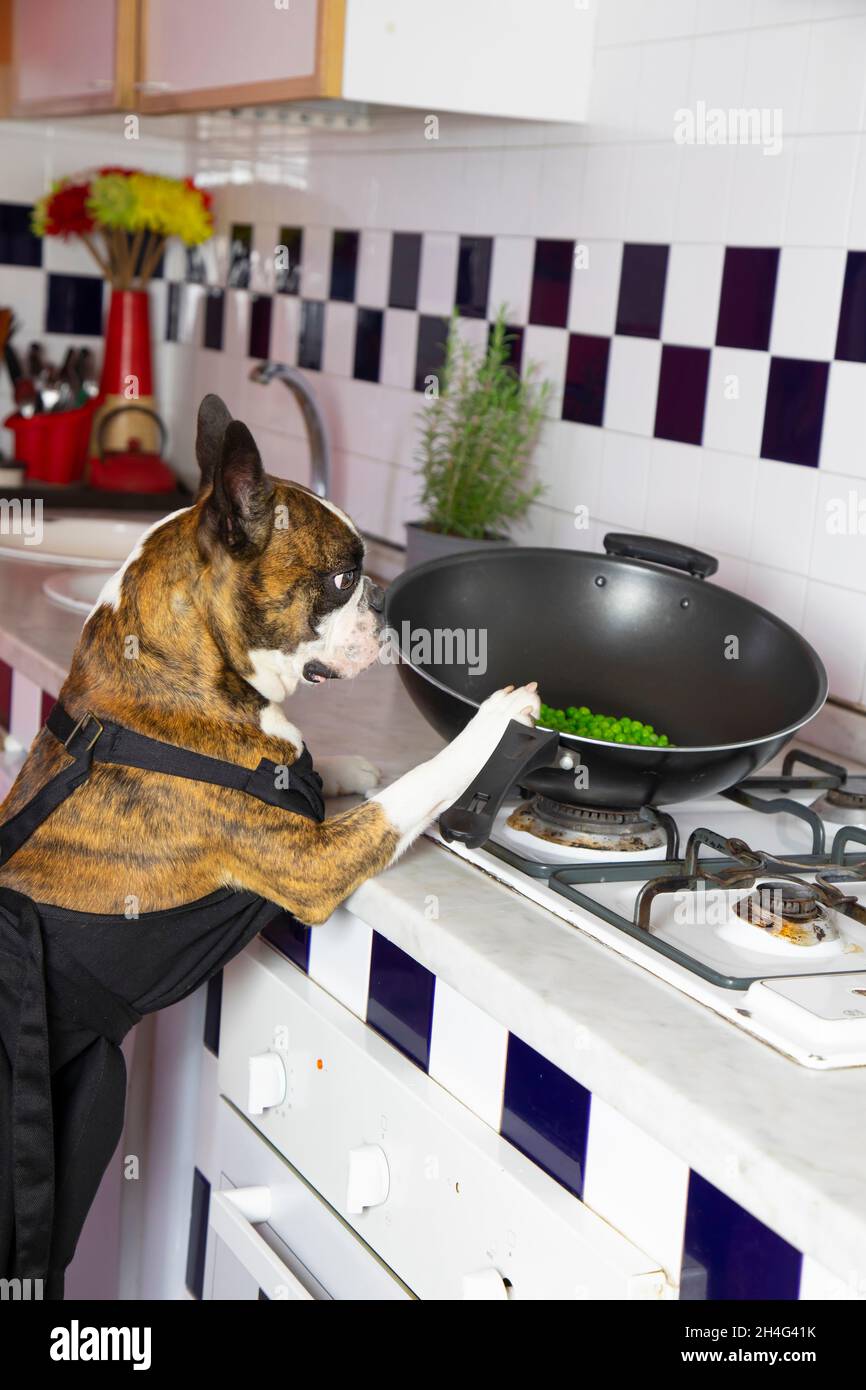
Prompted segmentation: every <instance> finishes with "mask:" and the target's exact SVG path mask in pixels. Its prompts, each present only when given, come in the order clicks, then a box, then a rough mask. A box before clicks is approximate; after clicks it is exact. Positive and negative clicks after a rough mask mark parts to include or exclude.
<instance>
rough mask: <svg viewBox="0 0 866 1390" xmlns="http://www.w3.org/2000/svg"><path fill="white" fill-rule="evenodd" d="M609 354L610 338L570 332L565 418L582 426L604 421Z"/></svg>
mask: <svg viewBox="0 0 866 1390" xmlns="http://www.w3.org/2000/svg"><path fill="white" fill-rule="evenodd" d="M609 356H610V339H609V338H598V337H596V336H595V335H594V334H591V333H572V334H570V336H569V339H568V359H567V361H566V365H565V390H564V392H563V397H562V418H563V420H576V421H577V422H578V423H579V424H582V425H600V424H601V422H602V418H603V416H604V393H605V388H606V386H607V362H608V357H609Z"/></svg>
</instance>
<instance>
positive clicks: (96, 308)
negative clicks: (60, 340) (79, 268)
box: [45, 271, 102, 338]
mask: <svg viewBox="0 0 866 1390" xmlns="http://www.w3.org/2000/svg"><path fill="white" fill-rule="evenodd" d="M45 332H46V333H68V334H71V335H74V336H76V337H77V336H78V334H79V333H83V334H85V335H86V336H88V337H94V338H98V337H99V335H100V334H101V333H102V280H101V279H99V278H98V277H97V276H95V275H55V274H54V273H53V271H52V272H50V273H49V276H48V302H47V304H46V307H45Z"/></svg>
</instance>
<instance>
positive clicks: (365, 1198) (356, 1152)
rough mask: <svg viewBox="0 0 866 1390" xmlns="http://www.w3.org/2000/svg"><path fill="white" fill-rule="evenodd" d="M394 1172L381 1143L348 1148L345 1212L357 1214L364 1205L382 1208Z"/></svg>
mask: <svg viewBox="0 0 866 1390" xmlns="http://www.w3.org/2000/svg"><path fill="white" fill-rule="evenodd" d="M390 1186H391V1174H390V1171H389V1169H388V1160H387V1158H386V1157H385V1151H384V1149H381V1148H380V1147H379V1145H378V1144H360V1145H359V1146H358V1148H357V1149H350V1150H349V1181H348V1184H347V1186H346V1211H348V1212H352V1213H353V1214H355V1215H357V1214H358V1213H360V1212H362V1211H363V1210H364V1208H365V1207H380V1206H381V1205H382V1203H383V1202H384V1201H386V1200H387V1197H388V1191H389V1188H390Z"/></svg>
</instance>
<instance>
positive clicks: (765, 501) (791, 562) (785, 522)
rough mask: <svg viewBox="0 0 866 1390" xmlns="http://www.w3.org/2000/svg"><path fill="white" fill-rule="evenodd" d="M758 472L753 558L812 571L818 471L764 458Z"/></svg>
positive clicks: (756, 467) (757, 466) (787, 568)
mask: <svg viewBox="0 0 866 1390" xmlns="http://www.w3.org/2000/svg"><path fill="white" fill-rule="evenodd" d="M755 473H756V480H755V499H754V506H755V517H756V525H755V528H754V532H753V535H752V548H751V551H750V554H751V558H752V559H753V560H754V561H757V562H758V563H761V564H767V565H772V566H773V567H774V568H776V569H782V570H790V571H792V572H793V573H794V574H808V572H809V562H810V559H811V554H812V533H813V531H814V528H815V502H816V497H817V493H818V474H817V470H816V469H814V468H800V467H798V466H797V465H795V464H791V463H777V462H775V460H773V459H760V460H759V461H758V462H757V464H756V465H755Z"/></svg>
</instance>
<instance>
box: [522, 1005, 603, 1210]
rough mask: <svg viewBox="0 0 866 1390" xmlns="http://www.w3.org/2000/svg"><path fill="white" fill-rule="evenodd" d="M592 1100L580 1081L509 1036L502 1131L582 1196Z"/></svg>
mask: <svg viewBox="0 0 866 1390" xmlns="http://www.w3.org/2000/svg"><path fill="white" fill-rule="evenodd" d="M590 1100H591V1097H590V1093H589V1091H588V1090H587V1089H586V1087H585V1086H581V1084H580V1082H579V1081H575V1080H573V1078H572V1077H570V1076H569V1075H568V1074H567V1073H566V1072H564V1071H562V1070H561V1069H560V1068H559V1067H556V1066H554V1064H553V1063H552V1062H549V1061H548V1060H547V1058H545V1057H542V1055H541V1053H540V1052H536V1051H535V1049H534V1048H531V1047H529V1046H528V1044H527V1043H525V1042H521V1040H520V1038H516V1037H515V1036H514V1034H513V1033H510V1034H509V1036H508V1055H507V1058H506V1063H505V1094H504V1099H503V1103H502V1124H501V1126H500V1129H501V1132H502V1135H503V1137H504V1138H505V1139H508V1140H509V1142H510V1143H512V1144H514V1146H515V1148H518V1149H520V1151H521V1152H522V1153H525V1154H526V1155H527V1156H528V1157H529V1158H531V1159H532V1160H533V1162H535V1163H537V1164H538V1165H539V1167H540V1168H543V1169H544V1170H545V1172H547V1173H550V1175H551V1177H554V1178H556V1180H557V1182H561V1183H562V1185H563V1187H567V1188H568V1190H569V1191H570V1192H573V1193H574V1194H575V1196H577V1197H582V1196H583V1178H584V1171H585V1168H586V1143H587V1138H588V1136H589V1106H590Z"/></svg>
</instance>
